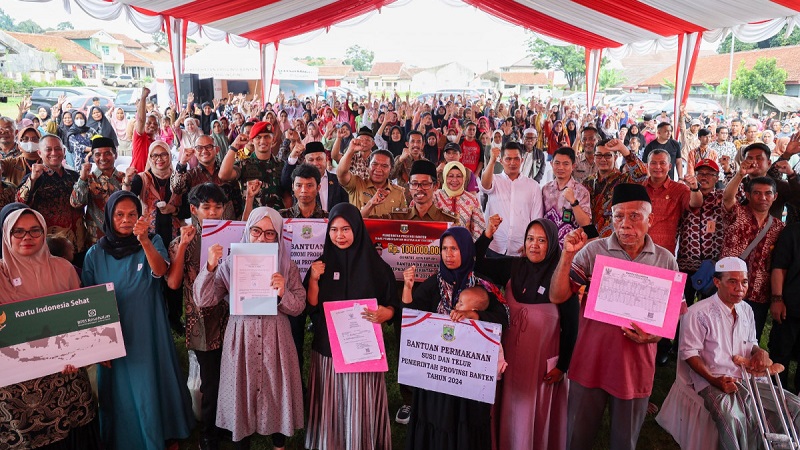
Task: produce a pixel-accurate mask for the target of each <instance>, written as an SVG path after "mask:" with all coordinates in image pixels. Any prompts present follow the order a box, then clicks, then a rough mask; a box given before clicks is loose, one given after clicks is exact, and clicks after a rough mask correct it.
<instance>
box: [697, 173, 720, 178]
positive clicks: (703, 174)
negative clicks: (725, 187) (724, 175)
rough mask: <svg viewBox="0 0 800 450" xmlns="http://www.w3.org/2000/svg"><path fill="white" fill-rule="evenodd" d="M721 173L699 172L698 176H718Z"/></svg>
mask: <svg viewBox="0 0 800 450" xmlns="http://www.w3.org/2000/svg"><path fill="white" fill-rule="evenodd" d="M717 176H719V174H717V173H715V172H697V177H698V178H699V177H717Z"/></svg>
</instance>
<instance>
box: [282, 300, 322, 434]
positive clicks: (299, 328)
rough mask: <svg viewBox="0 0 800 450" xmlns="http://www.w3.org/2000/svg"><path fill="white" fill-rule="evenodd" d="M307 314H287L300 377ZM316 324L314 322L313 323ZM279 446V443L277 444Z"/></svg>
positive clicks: (301, 373)
mask: <svg viewBox="0 0 800 450" xmlns="http://www.w3.org/2000/svg"><path fill="white" fill-rule="evenodd" d="M307 317H308V314H306V313H305V311H304V312H302V313H300V315H298V316H296V317H295V316H289V326H290V327H291V329H292V339H293V340H294V347H295V349H296V350H297V361H298V363H299V364H300V377H301V378H302V375H303V365H304V363H303V345H304V344H305V339H306V318H307ZM315 325H316V324H315ZM303 393H305V385H303ZM278 447H280V445H279V446H278Z"/></svg>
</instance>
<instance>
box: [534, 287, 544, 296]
mask: <svg viewBox="0 0 800 450" xmlns="http://www.w3.org/2000/svg"><path fill="white" fill-rule="evenodd" d="M544 291H545V289H544V286H539V290H538V291H536V292H538V293H539V295H542V294H544Z"/></svg>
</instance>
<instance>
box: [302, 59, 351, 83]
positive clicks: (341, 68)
mask: <svg viewBox="0 0 800 450" xmlns="http://www.w3.org/2000/svg"><path fill="white" fill-rule="evenodd" d="M301 62H302V60H301ZM317 68H318V69H319V77H320V78H327V79H339V78H344V77H346V76H347V75H350V74H351V73H352V72H353V66H346V65H333V66H317Z"/></svg>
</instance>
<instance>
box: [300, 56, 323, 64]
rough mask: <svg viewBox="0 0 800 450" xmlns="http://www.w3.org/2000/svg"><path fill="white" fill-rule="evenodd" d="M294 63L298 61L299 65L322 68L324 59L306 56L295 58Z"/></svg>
mask: <svg viewBox="0 0 800 450" xmlns="http://www.w3.org/2000/svg"><path fill="white" fill-rule="evenodd" d="M295 60H296V61H300V62H301V63H303V64H305V65H307V66H324V65H325V57H324V56H306V57H305V58H295Z"/></svg>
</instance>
